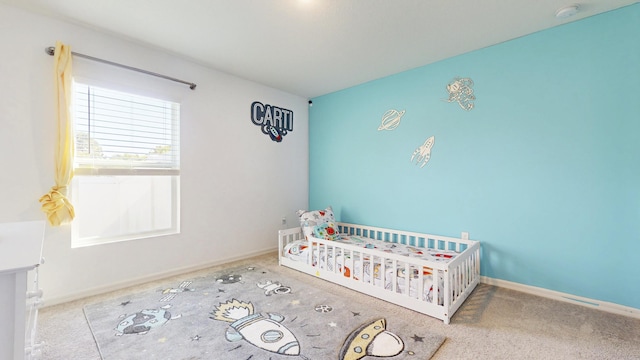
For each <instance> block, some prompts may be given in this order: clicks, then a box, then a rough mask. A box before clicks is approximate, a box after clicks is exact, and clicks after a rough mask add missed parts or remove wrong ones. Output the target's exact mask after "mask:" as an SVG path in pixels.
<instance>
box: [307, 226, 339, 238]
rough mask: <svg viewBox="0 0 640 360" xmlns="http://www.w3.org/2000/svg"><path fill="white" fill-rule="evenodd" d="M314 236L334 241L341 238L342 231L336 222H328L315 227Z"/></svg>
mask: <svg viewBox="0 0 640 360" xmlns="http://www.w3.org/2000/svg"><path fill="white" fill-rule="evenodd" d="M313 237H315V238H319V239H326V240H332V241H333V240H338V239H340V233H339V232H338V227H337V226H336V224H335V223H333V222H327V223H324V224H320V225H316V226H314V227H313Z"/></svg>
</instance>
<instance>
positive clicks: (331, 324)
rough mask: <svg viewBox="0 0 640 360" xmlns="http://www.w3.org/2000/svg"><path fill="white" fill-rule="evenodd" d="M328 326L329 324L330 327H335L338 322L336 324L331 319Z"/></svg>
mask: <svg viewBox="0 0 640 360" xmlns="http://www.w3.org/2000/svg"><path fill="white" fill-rule="evenodd" d="M329 326H331V327H336V326H338V324H336V323H334V322H333V321H332V322H330V323H329Z"/></svg>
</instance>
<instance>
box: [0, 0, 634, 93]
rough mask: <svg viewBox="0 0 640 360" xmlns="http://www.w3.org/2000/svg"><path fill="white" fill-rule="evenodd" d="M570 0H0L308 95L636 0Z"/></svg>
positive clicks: (425, 62)
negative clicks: (568, 9)
mask: <svg viewBox="0 0 640 360" xmlns="http://www.w3.org/2000/svg"><path fill="white" fill-rule="evenodd" d="M573 1H574V0H188V1H178V0H90V1H88V0H0V2H2V3H5V4H9V5H13V6H16V7H21V8H24V9H27V10H31V11H35V12H38V13H42V14H45V15H51V16H55V17H60V18H63V19H65V20H68V21H71V22H74V23H79V24H82V25H85V26H90V27H92V28H96V29H100V30H102V31H104V32H107V33H111V34H116V35H117V36H121V37H125V38H127V39H129V40H134V41H137V42H140V43H143V44H145V45H147V46H148V45H150V46H153V47H156V48H160V49H163V50H166V51H168V52H171V53H175V54H180V55H181V56H184V57H186V58H189V59H191V60H194V61H196V62H198V63H200V64H203V65H206V66H208V67H211V68H214V69H216V70H220V71H223V72H226V73H230V74H233V75H236V76H239V77H242V78H245V79H249V80H253V81H256V82H258V83H262V84H265V85H269V86H272V87H274V88H278V89H281V90H284V91H287V92H290V93H293V94H297V95H300V96H303V97H308V98H312V97H316V96H319V95H324V94H327V93H330V92H334V91H337V90H341V89H345V88H348V87H351V86H354V85H358V84H361V83H364V82H367V81H370V80H374V79H378V78H381V77H384V76H387V75H391V74H395V73H398V72H401V71H404V70H408V69H412V68H416V67H419V66H423V65H427V64H429V63H433V62H436V61H439V60H442V59H445V58H448V57H452V56H455V55H459V54H462V53H465V52H469V51H472V50H477V49H480V48H484V47H487V46H491V45H494V44H497V43H500V42H504V41H507V40H510V39H514V38H517V37H520V36H523V35H527V34H530V33H533V32H536V31H540V30H543V29H547V28H550V27H554V26H558V25H562V24H565V23H567V22H570V21H575V20H579V19H582V18H585V17H588V16H593V15H596V14H598V13H602V12H605V11H609V10H613V9H617V8H620V7H623V6H627V5H630V4H633V3H637V2H639V1H638V0H578V1H579V2H576V3H574V2H573ZM572 4H578V5H579V8H580V12H579V13H578V14H576V15H574V16H572V17H569V18H566V19H558V18H556V17H555V14H556V11H557V10H558V9H559V8H562V7H564V6H567V5H572ZM63 14H64V15H63ZM79 52H81V51H79ZM89 55H90V54H89ZM196 82H197V81H196Z"/></svg>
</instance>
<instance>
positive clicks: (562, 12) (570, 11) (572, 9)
mask: <svg viewBox="0 0 640 360" xmlns="http://www.w3.org/2000/svg"><path fill="white" fill-rule="evenodd" d="M578 9H579V6H578V5H569V6H565V7H562V8H560V9H558V11H556V17H557V18H558V19H566V18H568V17H570V16H573V15H575V14H577V13H578Z"/></svg>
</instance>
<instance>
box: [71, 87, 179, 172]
mask: <svg viewBox="0 0 640 360" xmlns="http://www.w3.org/2000/svg"><path fill="white" fill-rule="evenodd" d="M73 109H74V127H75V128H74V132H75V134H76V138H75V139H76V144H75V145H76V151H75V173H76V174H79V175H178V174H179V172H180V132H179V130H180V121H179V116H180V115H179V114H180V104H178V103H174V102H170V101H166V100H160V99H154V98H149V97H144V96H139V95H134V94H128V93H123V92H119V91H113V90H107V89H103V88H99V87H95V86H89V85H84V84H80V83H74V104H73Z"/></svg>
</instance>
